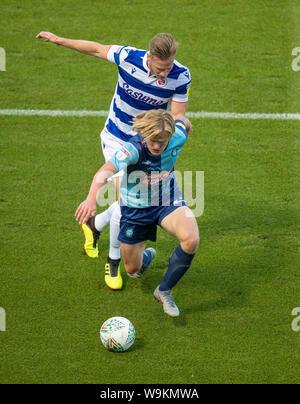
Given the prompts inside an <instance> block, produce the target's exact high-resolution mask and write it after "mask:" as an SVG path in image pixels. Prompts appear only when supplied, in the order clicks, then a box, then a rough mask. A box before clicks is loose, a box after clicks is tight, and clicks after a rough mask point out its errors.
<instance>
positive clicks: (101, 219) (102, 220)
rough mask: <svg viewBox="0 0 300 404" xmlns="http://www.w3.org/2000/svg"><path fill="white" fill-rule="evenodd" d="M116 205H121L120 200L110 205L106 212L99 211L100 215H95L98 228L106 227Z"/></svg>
mask: <svg viewBox="0 0 300 404" xmlns="http://www.w3.org/2000/svg"><path fill="white" fill-rule="evenodd" d="M116 206H119V203H118V201H116V202H114V203H113V204H112V205H110V207H109V208H108V209H106V210H105V211H104V212H102V213H99V215H96V216H95V227H96V230H98V231H102V230H103V229H104V227H105V226H107V225H108V224H109V222H110V219H111V215H112V213H113V211H114V209H115V207H116Z"/></svg>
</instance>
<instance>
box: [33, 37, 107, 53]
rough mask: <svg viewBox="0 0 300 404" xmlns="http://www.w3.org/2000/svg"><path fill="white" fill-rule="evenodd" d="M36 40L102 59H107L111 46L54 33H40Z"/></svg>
mask: <svg viewBox="0 0 300 404" xmlns="http://www.w3.org/2000/svg"><path fill="white" fill-rule="evenodd" d="M36 38H42V39H45V40H46V42H52V43H55V44H56V45H61V46H64V47H66V48H70V49H74V50H76V51H78V52H81V53H85V54H86V55H91V56H96V57H98V58H101V59H106V56H107V52H108V51H109V48H110V45H102V44H100V43H98V42H92V41H83V40H80V39H68V38H62V37H60V36H57V35H55V34H53V33H52V32H43V31H42V32H40V33H39V34H37V36H36Z"/></svg>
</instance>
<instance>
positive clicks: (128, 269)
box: [124, 261, 140, 275]
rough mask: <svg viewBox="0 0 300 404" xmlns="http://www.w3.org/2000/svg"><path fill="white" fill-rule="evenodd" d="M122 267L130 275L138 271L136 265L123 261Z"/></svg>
mask: <svg viewBox="0 0 300 404" xmlns="http://www.w3.org/2000/svg"><path fill="white" fill-rule="evenodd" d="M124 267H125V271H126V272H127V273H128V274H131V275H133V274H135V273H136V272H137V271H138V270H139V269H140V268H139V267H138V265H137V264H136V263H134V262H132V261H124Z"/></svg>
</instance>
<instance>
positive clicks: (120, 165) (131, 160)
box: [109, 142, 139, 172]
mask: <svg viewBox="0 0 300 404" xmlns="http://www.w3.org/2000/svg"><path fill="white" fill-rule="evenodd" d="M138 160H139V152H138V150H137V148H136V147H135V146H134V145H133V144H132V143H129V142H128V143H125V144H124V145H123V146H122V148H121V149H120V150H119V151H117V152H116V153H115V154H114V155H113V157H112V158H111V159H110V160H109V161H110V162H111V163H112V164H113V165H114V166H115V167H116V170H117V172H119V171H121V170H124V169H126V168H127V167H129V166H131V165H134V164H136V163H137V162H138Z"/></svg>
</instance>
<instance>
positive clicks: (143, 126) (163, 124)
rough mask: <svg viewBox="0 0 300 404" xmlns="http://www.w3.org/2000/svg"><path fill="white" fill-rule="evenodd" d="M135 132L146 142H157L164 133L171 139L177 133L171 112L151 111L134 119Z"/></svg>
mask: <svg viewBox="0 0 300 404" xmlns="http://www.w3.org/2000/svg"><path fill="white" fill-rule="evenodd" d="M133 130H134V131H135V132H137V133H139V134H140V135H142V136H143V138H144V141H145V142H146V141H148V140H155V138H157V137H158V136H159V135H160V134H161V133H163V132H165V133H166V134H167V136H168V138H169V139H171V137H172V136H173V133H174V132H175V122H174V119H173V116H172V115H171V113H170V112H168V111H166V110H164V109H151V110H149V111H146V112H141V113H140V114H138V115H137V116H136V117H135V118H134V119H133Z"/></svg>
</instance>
